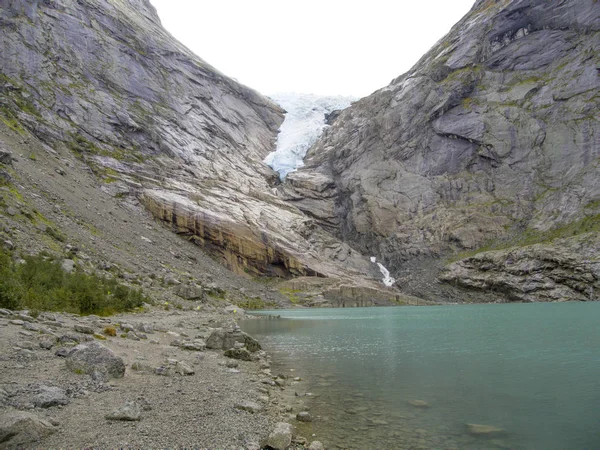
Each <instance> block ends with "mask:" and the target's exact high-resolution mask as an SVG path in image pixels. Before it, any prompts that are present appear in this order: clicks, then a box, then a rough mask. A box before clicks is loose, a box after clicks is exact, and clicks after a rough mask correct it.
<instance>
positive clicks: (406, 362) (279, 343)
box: [241, 303, 600, 450]
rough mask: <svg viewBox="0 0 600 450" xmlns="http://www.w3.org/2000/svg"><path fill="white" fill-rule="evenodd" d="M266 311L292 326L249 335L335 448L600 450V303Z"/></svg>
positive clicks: (254, 327)
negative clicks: (493, 431) (481, 432)
mask: <svg viewBox="0 0 600 450" xmlns="http://www.w3.org/2000/svg"><path fill="white" fill-rule="evenodd" d="M257 314H264V315H275V316H277V315H279V316H281V319H272V320H267V319H261V320H246V321H243V322H242V324H241V326H242V329H243V330H244V331H246V332H248V333H250V334H252V335H253V336H255V337H256V338H257V339H259V340H260V341H261V343H262V344H263V347H264V348H265V349H266V350H267V351H268V352H270V353H271V355H272V357H273V362H274V364H273V367H272V372H273V374H278V373H285V374H288V375H291V376H293V377H295V376H298V377H301V378H302V381H301V382H299V383H295V384H292V385H291V386H289V387H287V388H286V392H288V391H289V393H290V395H291V396H292V399H293V398H296V399H297V400H299V401H302V402H304V404H305V405H306V406H307V407H308V408H309V411H310V413H311V414H312V415H313V416H314V417H315V420H314V421H313V422H312V423H307V424H303V423H300V422H296V421H295V420H290V422H291V423H294V424H295V425H298V428H299V431H300V434H301V435H303V436H305V437H307V438H308V439H309V440H314V439H318V440H320V441H322V442H323V443H324V444H325V445H326V447H327V448H330V447H331V448H352V449H401V448H407V449H408V448H415V449H416V448H422V449H427V448H443V449H447V448H456V449H464V448H468V449H486V448H490V449H498V448H500V449H501V448H507V449H509V448H510V449H547V450H550V449H598V448H600V303H542V304H502V305H500V304H491V305H465V306H437V307H436V306H434V307H395V308H394V307H392V308H355V309H298V310H274V311H260V312H257ZM307 392H309V393H311V394H313V395H312V396H305V394H306V393H307ZM294 393H298V394H299V397H294ZM414 400H420V401H423V402H426V403H427V405H428V406H427V407H423V406H413V405H412V404H410V403H409V402H411V401H414ZM295 412H297V410H296V409H295V410H294V413H295ZM468 423H469V424H481V425H491V426H494V427H497V428H501V429H504V430H505V431H506V433H505V434H504V435H502V436H494V437H475V436H472V435H470V434H469V433H468V432H467V427H466V425H465V424H468ZM313 434H314V435H315V436H314V437H313V436H312V435H313Z"/></svg>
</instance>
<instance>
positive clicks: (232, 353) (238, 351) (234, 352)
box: [223, 348, 253, 361]
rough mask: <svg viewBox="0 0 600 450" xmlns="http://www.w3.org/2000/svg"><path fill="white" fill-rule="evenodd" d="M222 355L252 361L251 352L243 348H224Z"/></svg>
mask: <svg viewBox="0 0 600 450" xmlns="http://www.w3.org/2000/svg"><path fill="white" fill-rule="evenodd" d="M223 355H225V356H227V357H228V358H233V359H241V360H243V361H252V359H253V357H252V353H250V352H249V351H248V350H247V349H245V348H230V349H229V350H225V352H224V353H223Z"/></svg>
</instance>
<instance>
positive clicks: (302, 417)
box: [296, 411, 313, 422]
mask: <svg viewBox="0 0 600 450" xmlns="http://www.w3.org/2000/svg"><path fill="white" fill-rule="evenodd" d="M296 420H298V421H300V422H312V421H313V418H312V415H311V414H310V413H309V412H308V411H301V412H299V413H298V414H296Z"/></svg>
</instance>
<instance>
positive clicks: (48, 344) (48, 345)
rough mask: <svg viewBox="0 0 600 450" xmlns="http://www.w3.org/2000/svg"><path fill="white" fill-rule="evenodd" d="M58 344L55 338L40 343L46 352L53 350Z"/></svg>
mask: <svg viewBox="0 0 600 450" xmlns="http://www.w3.org/2000/svg"><path fill="white" fill-rule="evenodd" d="M55 344H56V339H54V338H44V339H42V340H41V341H40V342H39V345H40V348H43V349H44V350H52V347H54V345H55Z"/></svg>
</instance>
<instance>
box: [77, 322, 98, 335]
mask: <svg viewBox="0 0 600 450" xmlns="http://www.w3.org/2000/svg"><path fill="white" fill-rule="evenodd" d="M73 329H74V330H75V331H77V332H78V333H83V334H94V329H93V328H92V327H89V326H87V325H81V324H75V326H73Z"/></svg>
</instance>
